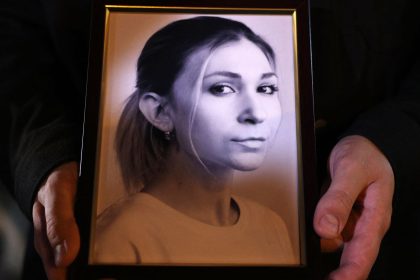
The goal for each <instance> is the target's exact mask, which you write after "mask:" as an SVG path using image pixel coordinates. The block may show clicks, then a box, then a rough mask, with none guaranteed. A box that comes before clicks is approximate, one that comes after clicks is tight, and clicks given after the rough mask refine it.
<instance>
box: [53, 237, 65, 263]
mask: <svg viewBox="0 0 420 280" xmlns="http://www.w3.org/2000/svg"><path fill="white" fill-rule="evenodd" d="M66 253H67V243H66V241H63V242H62V243H60V244H58V245H57V246H55V248H54V262H55V265H56V266H60V264H61V262H62V260H63V258H64V255H65V254H66Z"/></svg>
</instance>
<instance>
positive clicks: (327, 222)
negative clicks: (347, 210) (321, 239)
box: [320, 214, 339, 236]
mask: <svg viewBox="0 0 420 280" xmlns="http://www.w3.org/2000/svg"><path fill="white" fill-rule="evenodd" d="M320 224H321V226H322V228H323V229H324V230H325V231H326V232H327V233H328V234H331V235H334V236H336V235H338V233H339V232H338V225H339V223H338V219H337V218H336V217H334V216H333V215H331V214H327V215H325V216H324V217H322V218H321V221H320Z"/></svg>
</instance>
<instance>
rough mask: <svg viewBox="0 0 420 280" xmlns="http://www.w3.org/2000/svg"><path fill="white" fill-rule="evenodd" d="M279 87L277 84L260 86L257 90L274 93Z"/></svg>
mask: <svg viewBox="0 0 420 280" xmlns="http://www.w3.org/2000/svg"><path fill="white" fill-rule="evenodd" d="M278 90H279V88H278V87H277V86H276V85H265V86H259V87H258V88H257V92H260V93H264V94H269V95H272V94H274V93H275V92H277V91H278Z"/></svg>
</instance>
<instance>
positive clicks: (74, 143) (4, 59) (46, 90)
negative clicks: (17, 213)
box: [0, 0, 88, 218]
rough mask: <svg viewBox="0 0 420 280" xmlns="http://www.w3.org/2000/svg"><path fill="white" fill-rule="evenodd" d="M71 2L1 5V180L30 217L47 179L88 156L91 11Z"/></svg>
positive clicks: (23, 2) (25, 2) (34, 2)
mask: <svg viewBox="0 0 420 280" xmlns="http://www.w3.org/2000/svg"><path fill="white" fill-rule="evenodd" d="M47 2H51V3H47ZM66 2H70V1H25V0H22V1H12V0H10V1H9V0H7V1H6V2H5V3H2V5H1V6H0V24H1V28H0V30H1V31H0V32H1V33H0V34H1V35H0V36H1V51H0V61H1V63H0V77H1V82H0V100H1V103H0V124H1V127H2V129H3V133H2V137H1V139H0V157H1V165H0V168H1V169H0V172H1V173H0V176H1V177H0V179H1V181H2V182H3V183H4V184H5V185H6V186H7V187H8V188H9V189H10V191H11V192H12V194H13V195H14V196H15V198H16V200H17V201H18V203H19V205H20V207H21V208H22V210H23V211H24V213H25V214H26V215H27V217H28V218H30V217H31V216H32V214H31V213H32V203H33V198H34V195H35V193H36V190H37V188H38V187H39V185H40V183H41V182H42V180H43V179H44V178H45V177H46V176H47V175H48V174H49V172H50V171H51V170H52V169H53V168H55V167H56V166H57V165H59V164H61V163H64V162H67V161H72V160H78V159H79V154H80V143H81V131H82V120H83V103H84V76H85V68H86V56H87V51H86V50H87V48H86V42H87V40H86V35H85V33H86V32H87V30H88V26H87V24H86V22H87V21H86V19H87V16H85V17H83V16H84V15H86V14H87V13H88V11H87V10H86V11H85V12H80V11H76V10H75V8H80V7H81V5H79V6H77V5H73V4H67V5H66V4H65V3H66ZM75 2H77V1H75ZM86 2H87V1H86ZM58 6H60V7H61V8H60V9H59V7H58ZM60 13H61V14H60ZM63 13H65V15H68V16H66V17H65V16H64V14H63ZM71 15H73V17H75V18H74V19H73V20H70V18H69V17H70V16H71ZM60 18H61V19H62V20H61V22H60V20H59V19H60ZM83 18H85V20H83ZM83 30H85V31H83ZM83 32H85V33H83Z"/></svg>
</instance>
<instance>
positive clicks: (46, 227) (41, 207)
mask: <svg viewBox="0 0 420 280" xmlns="http://www.w3.org/2000/svg"><path fill="white" fill-rule="evenodd" d="M77 178H78V165H77V163H76V162H70V163H65V164H63V165H60V166H59V167H58V168H56V169H55V170H53V171H52V172H51V174H50V175H49V176H48V178H47V179H46V180H45V182H44V183H43V184H42V186H41V188H40V189H39V191H38V194H37V196H36V198H35V201H34V205H33V208H32V217H33V223H34V231H35V232H34V242H35V249H36V251H37V252H38V254H39V255H40V257H41V259H42V262H43V265H44V269H45V271H46V274H47V276H48V279H50V280H63V279H66V268H67V267H68V266H69V265H70V264H71V263H72V262H73V261H74V259H75V258H76V256H77V253H78V251H79V247H80V236H79V230H78V227H77V224H76V221H75V218H74V201H75V196H76V188H77Z"/></svg>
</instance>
